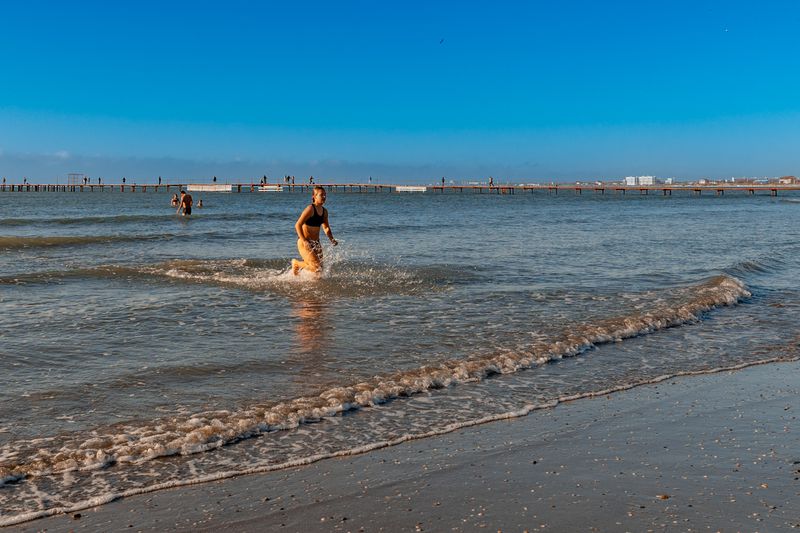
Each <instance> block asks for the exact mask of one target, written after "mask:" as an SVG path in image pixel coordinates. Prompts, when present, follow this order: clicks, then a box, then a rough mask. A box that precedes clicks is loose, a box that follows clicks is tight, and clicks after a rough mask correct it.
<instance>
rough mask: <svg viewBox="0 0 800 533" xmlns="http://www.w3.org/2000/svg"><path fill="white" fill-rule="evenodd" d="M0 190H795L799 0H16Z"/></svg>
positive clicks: (4, 24)
mask: <svg viewBox="0 0 800 533" xmlns="http://www.w3.org/2000/svg"><path fill="white" fill-rule="evenodd" d="M2 11H3V14H2V17H1V18H0V53H2V57H3V60H2V63H0V65H1V67H0V68H2V70H0V72H1V73H2V81H1V82H0V174H3V175H7V176H8V177H9V179H11V180H16V179H17V178H20V179H21V177H22V175H23V174H24V175H28V176H33V177H41V178H48V177H51V176H56V175H63V174H65V173H66V172H70V171H82V172H86V173H88V174H90V175H93V176H97V175H104V176H107V177H109V178H111V177H113V176H120V175H123V174H127V175H138V176H140V179H141V181H145V180H146V179H148V177H152V176H155V175H158V174H161V175H164V176H189V177H196V178H202V177H204V176H207V175H211V174H217V175H221V176H226V177H231V178H234V177H240V176H247V175H250V174H257V175H261V174H263V173H267V174H270V175H273V176H276V177H277V176H282V175H283V174H287V173H289V174H296V175H298V176H300V175H305V174H308V173H312V174H315V175H319V176H321V177H322V178H323V179H324V178H326V177H327V178H331V179H342V178H345V177H353V178H355V179H360V178H366V176H368V175H372V176H374V177H375V178H376V179H384V180H386V181H393V180H394V181H397V180H405V181H413V180H425V179H432V178H433V177H435V176H440V175H442V174H446V175H448V177H453V178H454V179H462V178H473V177H480V176H484V175H486V176H488V175H489V174H493V175H494V176H496V177H499V179H509V180H514V181H519V180H529V181H541V180H545V179H547V180H549V179H556V180H569V179H577V178H589V177H599V178H612V177H619V176H624V175H628V174H657V175H659V176H665V177H666V176H678V177H684V178H694V177H699V176H712V177H723V176H741V175H783V174H798V173H800V155H798V154H800V149H798V147H800V38H799V37H798V35H797V30H798V28H800V3H797V2H790V1H786V2H764V3H758V4H756V3H754V2H737V1H729V2H688V1H686V2H684V1H677V2H674V1H673V2H641V1H625V2H597V1H562V2H551V1H547V2H545V1H542V2H534V1H529V2H491V3H490V2H480V3H479V2H396V3H390V2H370V3H367V2H347V1H343V2H330V1H326V2H280V3H277V2H276V3H266V2H244V1H237V0H233V1H227V2H214V3H211V2H208V3H206V2H149V1H137V2H55V1H53V2H39V1H35V0H32V1H28V2H8V3H5V4H4V6H3V10H2Z"/></svg>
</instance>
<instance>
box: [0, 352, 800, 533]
mask: <svg viewBox="0 0 800 533" xmlns="http://www.w3.org/2000/svg"><path fill="white" fill-rule="evenodd" d="M798 370H800V362H797V361H795V362H781V363H772V364H762V365H757V366H751V367H748V368H745V369H741V370H736V371H723V372H721V373H714V374H702V375H694V376H691V377H677V378H670V379H668V380H664V381H660V382H657V383H655V384H648V385H641V386H637V387H635V388H632V389H628V390H624V391H618V392H611V393H610V394H607V395H604V396H596V397H593V398H584V399H582V400H581V401H571V402H568V403H562V404H560V405H558V406H557V407H555V408H551V409H544V410H536V411H533V412H531V413H529V414H528V415H527V416H523V417H521V418H514V419H508V420H501V421H495V422H490V423H486V424H481V425H476V426H471V427H467V428H462V429H458V430H455V431H453V432H450V433H446V434H444V435H439V436H434V437H429V438H425V439H421V440H413V441H409V442H405V443H403V444H398V445H396V446H391V447H384V448H381V449H378V450H373V451H370V452H368V453H364V454H360V455H348V456H344V457H338V458H332V459H323V460H320V461H317V462H314V463H312V464H309V465H305V466H299V467H292V468H289V469H284V470H279V471H272V472H268V473H259V474H249V475H243V476H237V477H234V478H229V479H226V480H223V481H216V482H209V483H205V484H194V485H188V486H183V487H179V488H175V489H166V490H162V491H157V492H149V493H146V494H142V495H137V496H130V497H126V498H122V499H119V500H116V501H114V502H112V503H108V504H106V505H102V506H99V507H95V508H90V509H85V510H83V511H78V512H74V513H70V514H67V515H64V514H62V515H55V516H51V517H46V518H40V519H37V520H33V521H30V522H26V523H23V524H19V525H17V526H11V527H9V528H7V529H6V528H4V530H11V529H13V528H16V529H19V530H21V531H40V530H42V529H47V530H48V531H53V530H55V531H60V530H83V531H101V530H102V531H108V530H117V529H126V530H129V531H155V530H184V529H185V530H189V529H191V530H199V529H204V528H205V529H209V530H211V529H217V528H219V527H221V526H223V527H234V528H235V529H236V530H237V531H262V530H265V529H266V530H282V531H339V530H341V531H359V530H360V529H361V528H363V530H365V531H398V530H402V531H424V530H428V531H440V530H444V529H448V530H450V529H452V530H456V531H460V530H473V529H477V528H482V527H491V528H495V529H502V530H512V531H517V530H518V531H522V530H525V529H527V530H529V531H534V530H538V529H544V528H547V529H553V528H554V529H555V530H590V531H591V530H592V528H596V530H599V531H607V530H625V529H626V528H630V530H632V531H639V530H647V529H660V528H661V529H663V528H666V527H675V528H679V529H680V530H691V529H692V528H695V527H697V528H700V527H706V526H708V527H711V526H713V527H717V528H719V527H723V529H727V528H734V529H747V530H758V529H761V528H764V529H774V528H780V527H786V528H789V527H800V504H798V503H797V502H800V498H798V497H797V496H798V493H799V492H800V482H799V481H798V480H797V478H798V477H800V451H798V450H796V449H793V448H796V443H797V432H798V429H799V428H798V423H797V418H796V417H797V412H798V410H800V396H798V394H797V387H796V386H795V384H794V383H793V381H794V380H793V379H792V376H793V375H796V372H797V371H798ZM793 371H794V372H793ZM729 406H730V407H729ZM793 436H794V437H793ZM792 454H794V455H792ZM791 502H795V503H791Z"/></svg>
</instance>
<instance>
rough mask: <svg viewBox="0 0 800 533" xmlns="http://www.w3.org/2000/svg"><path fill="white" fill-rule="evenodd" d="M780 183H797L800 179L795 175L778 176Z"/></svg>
mask: <svg viewBox="0 0 800 533" xmlns="http://www.w3.org/2000/svg"><path fill="white" fill-rule="evenodd" d="M778 183H780V184H781V185H797V184H798V183H800V180H798V179H797V178H795V177H794V176H783V177H780V178H778Z"/></svg>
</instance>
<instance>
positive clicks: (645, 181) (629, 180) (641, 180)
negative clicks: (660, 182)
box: [625, 176, 656, 186]
mask: <svg viewBox="0 0 800 533" xmlns="http://www.w3.org/2000/svg"><path fill="white" fill-rule="evenodd" d="M655 184H656V177H655V176H627V177H626V178H625V185H628V186H634V185H655Z"/></svg>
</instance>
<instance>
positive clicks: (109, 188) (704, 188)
mask: <svg viewBox="0 0 800 533" xmlns="http://www.w3.org/2000/svg"><path fill="white" fill-rule="evenodd" d="M316 185H321V186H323V187H325V188H326V189H328V190H329V191H331V192H345V193H382V192H383V193H386V192H391V193H410V194H413V193H429V194H430V193H434V194H436V193H438V194H444V193H474V194H524V193H534V192H537V191H539V192H546V193H548V194H559V193H562V194H563V193H571V194H576V195H582V194H584V193H588V194H606V193H609V194H623V195H624V194H638V195H650V194H660V195H663V196H672V193H673V192H676V193H685V194H690V195H698V196H699V195H701V194H703V193H706V194H709V193H710V194H715V195H717V196H721V195H724V194H725V193H743V194H747V195H754V194H757V193H761V194H765V193H768V194H769V195H771V196H777V195H778V192H779V191H780V192H784V191H800V184H793V185H782V184H780V185H779V184H743V185H674V184H673V185H647V186H643V185H617V184H603V185H568V184H550V185H537V184H531V185H502V184H495V185H489V184H483V185H481V184H477V185H476V184H470V185H455V184H451V185H446V184H445V185H399V184H373V183H304V184H283V183H273V184H266V185H265V186H264V185H261V184H258V183H226V184H213V185H212V184H207V183H205V184H193V183H183V184H176V183H171V184H161V185H158V184H152V183H142V184H136V183H133V184H130V183H128V184H126V183H102V184H85V185H84V184H78V185H73V184H70V185H65V184H52V183H50V184H47V183H3V184H2V185H0V192H101V193H102V192H133V193H135V192H141V193H147V192H156V193H157V192H167V193H169V192H173V193H175V192H178V191H179V190H181V189H189V190H190V191H191V192H210V193H214V192H235V193H242V192H248V193H254V192H281V191H289V192H307V191H310V190H311V188H313V187H314V186H316ZM195 187H196V188H203V189H202V190H200V191H192V190H191V189H192V188H195ZM213 187H217V190H209V189H210V188H213ZM222 189H224V190H222Z"/></svg>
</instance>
